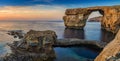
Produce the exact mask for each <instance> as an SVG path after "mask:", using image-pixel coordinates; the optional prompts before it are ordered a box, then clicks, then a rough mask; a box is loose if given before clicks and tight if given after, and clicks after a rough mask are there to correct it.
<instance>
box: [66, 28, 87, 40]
mask: <svg viewBox="0 0 120 61" xmlns="http://www.w3.org/2000/svg"><path fill="white" fill-rule="evenodd" d="M64 38H79V39H84V38H85V34H84V30H77V29H68V28H65V30H64Z"/></svg>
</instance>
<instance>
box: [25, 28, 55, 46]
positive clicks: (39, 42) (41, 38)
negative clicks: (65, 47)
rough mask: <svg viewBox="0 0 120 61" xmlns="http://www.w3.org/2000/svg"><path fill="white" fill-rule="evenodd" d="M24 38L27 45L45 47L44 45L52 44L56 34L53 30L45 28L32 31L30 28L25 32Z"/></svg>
mask: <svg viewBox="0 0 120 61" xmlns="http://www.w3.org/2000/svg"><path fill="white" fill-rule="evenodd" d="M24 40H25V42H26V43H27V45H28V46H37V47H40V48H42V47H45V46H46V45H50V46H52V45H53V44H54V43H55V42H56V40H57V35H56V33H55V32H54V31H51V30H46V31H34V30H30V31H29V32H27V34H25V36H24Z"/></svg>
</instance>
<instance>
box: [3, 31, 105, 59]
mask: <svg viewBox="0 0 120 61" xmlns="http://www.w3.org/2000/svg"><path fill="white" fill-rule="evenodd" d="M8 34H9V35H12V36H13V37H14V38H19V39H20V40H19V41H14V42H13V43H12V44H10V43H8V44H7V45H8V46H9V47H10V48H11V50H12V53H10V54H9V55H6V56H4V57H2V58H1V60H2V61H54V59H55V58H56V55H55V51H54V50H53V48H54V47H79V46H86V47H89V48H93V49H96V50H99V51H101V50H102V49H103V48H104V47H105V45H106V43H104V42H99V41H91V40H83V39H76V38H68V39H56V34H55V32H53V31H45V32H44V31H34V30H32V31H29V32H27V34H25V33H23V32H22V31H18V30H15V31H9V32H8ZM32 34H35V35H36V36H35V37H32V38H34V39H32V40H36V39H35V38H36V37H37V36H38V35H39V37H42V38H39V40H40V41H41V42H42V41H45V40H46V41H45V42H44V43H47V44H45V45H44V44H42V45H40V46H42V47H41V48H40V47H39V45H36V46H33V47H32V46H31V47H30V46H29V49H28V48H27V47H28V44H27V43H26V42H25V41H26V40H29V39H28V36H30V35H32ZM49 34H50V35H49ZM51 35H53V37H51ZM43 36H45V37H47V36H50V38H49V37H47V39H45V40H44V37H43ZM52 38H53V39H52ZM30 40H31V39H30ZM50 40H51V41H50ZM40 41H39V42H40ZM33 42H34V41H33ZM48 42H49V43H48ZM26 46H27V47H26ZM45 46H46V47H45ZM47 46H49V47H47ZM38 58H39V59H38ZM90 61H93V60H92V59H90Z"/></svg>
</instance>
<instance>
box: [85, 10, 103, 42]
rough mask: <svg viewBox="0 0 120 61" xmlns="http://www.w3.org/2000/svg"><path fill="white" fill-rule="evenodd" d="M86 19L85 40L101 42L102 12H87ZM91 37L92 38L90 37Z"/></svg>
mask: <svg viewBox="0 0 120 61" xmlns="http://www.w3.org/2000/svg"><path fill="white" fill-rule="evenodd" d="M88 13H89V14H88V15H87V16H88V17H87V19H86V25H85V27H84V30H85V36H86V38H85V39H88V40H98V41H100V40H101V34H102V31H101V21H102V20H103V19H102V18H103V16H104V12H103V11H102V10H89V11H88ZM90 36H93V37H90Z"/></svg>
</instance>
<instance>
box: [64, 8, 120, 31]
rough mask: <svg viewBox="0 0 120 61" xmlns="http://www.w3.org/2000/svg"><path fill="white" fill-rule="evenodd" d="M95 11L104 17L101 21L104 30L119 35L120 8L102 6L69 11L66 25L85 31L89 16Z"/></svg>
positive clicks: (66, 16)
mask: <svg viewBox="0 0 120 61" xmlns="http://www.w3.org/2000/svg"><path fill="white" fill-rule="evenodd" d="M93 11H99V12H100V14H102V15H103V18H102V20H101V26H102V29H106V30H107V31H110V32H113V33H117V31H118V29H119V26H120V6H101V7H88V8H75V9H67V10H66V12H65V14H66V15H65V16H64V17H63V19H64V24H65V26H66V27H67V28H74V29H83V28H84V26H85V25H86V20H87V19H88V16H89V15H90V13H91V12H93Z"/></svg>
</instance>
